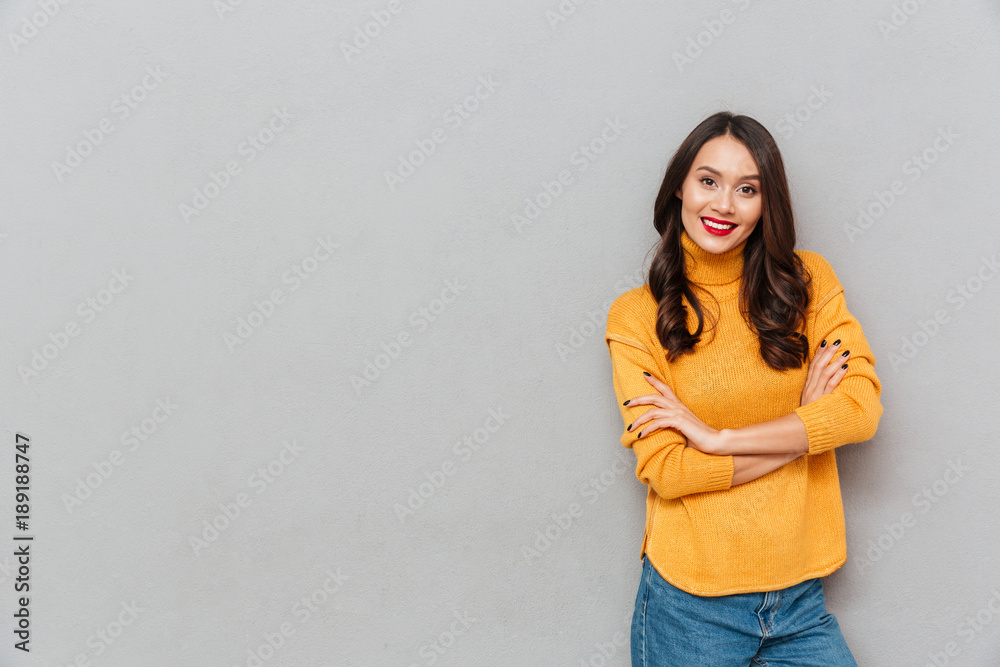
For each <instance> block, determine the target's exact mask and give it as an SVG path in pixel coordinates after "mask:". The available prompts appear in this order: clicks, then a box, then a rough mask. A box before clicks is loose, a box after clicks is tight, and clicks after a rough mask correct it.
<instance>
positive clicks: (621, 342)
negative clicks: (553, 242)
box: [605, 309, 733, 499]
mask: <svg viewBox="0 0 1000 667" xmlns="http://www.w3.org/2000/svg"><path fill="white" fill-rule="evenodd" d="M612 310H614V309H612ZM613 321H614V320H613V318H612V317H611V316H610V315H609V318H608V324H609V330H608V332H607V333H606V334H605V342H606V343H607V346H608V351H609V353H610V355H611V368H612V375H613V379H614V386H615V396H616V397H617V399H618V408H619V409H620V410H621V413H622V419H623V422H624V428H625V429H627V428H628V425H629V424H631V423H632V422H634V421H635V420H636V419H637V418H638V417H640V416H641V415H642V414H643V413H645V412H646V411H647V410H651V409H653V408H654V407H655V406H652V405H646V404H638V405H634V406H626V405H622V403H624V402H625V401H627V400H629V399H633V398H637V397H639V396H645V395H647V394H652V393H655V392H656V389H654V388H653V386H652V385H651V384H649V382H647V381H646V378H645V377H644V376H643V374H642V372H643V371H646V372H648V373H650V374H651V375H653V376H654V377H656V378H657V379H659V380H662V381H663V382H664V383H665V384H667V385H668V386H669V384H670V383H669V382H667V381H666V379H665V378H662V377H660V371H659V369H658V368H657V364H656V360H655V359H654V358H653V355H652V354H650V353H649V351H648V350H647V349H646V346H645V345H644V344H643V343H641V342H640V341H638V340H635V338H633V337H632V336H629V335H625V334H622V333H617V332H615V331H611V330H610V329H611V325H612V324H613ZM672 388H673V387H671V389H672ZM641 430H642V429H641V428H637V429H634V430H632V431H628V430H624V431H623V433H622V436H621V444H622V445H623V446H625V447H628V448H630V449H632V451H634V452H635V456H636V462H637V465H636V469H635V476H636V478H638V479H639V481H640V482H642V483H643V484H647V485H649V486H650V487H651V488H652V489H653V490H654V491H655V492H656V494H657V495H658V496H660V497H661V498H667V499H670V498H679V497H680V496H684V495H687V494H689V493H702V492H705V491H721V490H725V489H728V488H730V486H732V481H733V457H732V456H716V455H713V454H706V453H704V452H702V451H701V450H698V449H696V448H694V447H689V446H688V445H687V438H686V437H685V436H684V434H683V433H681V432H680V431H678V430H677V429H675V428H662V429H659V430H657V431H654V432H653V433H651V434H649V435H645V436H643V437H642V439H641V440H640V439H639V438H637V437H636V436H637V435H638V433H639V431H641Z"/></svg>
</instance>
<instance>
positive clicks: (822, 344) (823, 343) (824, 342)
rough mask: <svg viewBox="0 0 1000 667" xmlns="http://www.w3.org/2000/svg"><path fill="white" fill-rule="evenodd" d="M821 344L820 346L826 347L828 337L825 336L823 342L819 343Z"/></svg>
mask: <svg viewBox="0 0 1000 667" xmlns="http://www.w3.org/2000/svg"><path fill="white" fill-rule="evenodd" d="M819 346H820V347H826V339H825V338H824V339H823V342H822V343H820V344H819Z"/></svg>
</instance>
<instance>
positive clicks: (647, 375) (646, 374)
mask: <svg viewBox="0 0 1000 667" xmlns="http://www.w3.org/2000/svg"><path fill="white" fill-rule="evenodd" d="M642 374H643V375H645V376H646V377H650V378H651V377H653V376H652V375H650V374H649V373H647V372H646V371H643V372H642Z"/></svg>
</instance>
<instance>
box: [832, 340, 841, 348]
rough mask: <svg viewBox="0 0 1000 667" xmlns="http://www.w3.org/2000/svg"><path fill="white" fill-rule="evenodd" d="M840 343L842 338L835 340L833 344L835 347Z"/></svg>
mask: <svg viewBox="0 0 1000 667" xmlns="http://www.w3.org/2000/svg"><path fill="white" fill-rule="evenodd" d="M838 345H840V339H839V338H838V339H837V340H835V341H833V346H834V347H837V346H838Z"/></svg>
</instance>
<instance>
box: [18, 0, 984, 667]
mask: <svg viewBox="0 0 1000 667" xmlns="http://www.w3.org/2000/svg"><path fill="white" fill-rule="evenodd" d="M225 2H227V0H219V2H214V3H213V2H209V0H198V1H188V2H171V3H155V4H154V3H133V2H125V1H123V0H116V1H114V2H111V1H109V2H103V3H98V2H96V1H95V0H89V1H88V0H70V1H67V2H59V1H57V0H35V1H31V2H20V1H9V2H4V3H3V4H2V5H0V14H2V17H0V18H2V22H3V30H2V33H3V37H4V39H3V44H2V45H0V91H2V93H0V95H2V98H0V105H2V106H0V110H2V118H0V120H2V122H0V139H2V147H3V154H2V160H0V170H2V172H0V176H2V177H0V202H2V210H3V216H2V218H0V234H2V235H0V278H2V281H3V285H4V286H5V287H6V289H4V290H3V294H2V303H0V313H2V315H3V316H2V317H0V327H2V329H3V331H2V337H0V339H2V344H3V354H2V355H0V363H2V364H3V366H2V373H3V378H4V383H3V392H2V404H0V408H2V413H0V418H2V422H3V434H2V437H3V452H2V454H0V456H2V458H3V465H2V467H0V471H2V489H3V492H2V493H3V497H2V499H0V507H2V511H0V517H2V523H3V526H4V532H5V533H6V534H7V536H5V537H3V540H4V541H5V542H6V543H7V545H6V546H4V547H3V548H2V550H0V551H2V553H3V554H4V556H2V557H0V566H2V568H0V578H2V581H0V585H2V590H3V595H2V614H3V617H4V618H5V619H6V620H5V621H4V622H3V633H2V636H3V637H4V639H3V644H2V648H0V662H3V663H4V664H14V665H68V664H71V663H73V662H74V661H76V664H79V665H85V664H87V661H90V663H91V664H101V665H136V664H157V665H180V664H184V665H189V664H190V665H248V664H255V660H259V661H260V663H261V664H267V665H321V664H327V665H333V664H336V665H357V666H368V665H399V666H401V667H408V666H411V665H429V664H438V665H504V666H507V665H574V666H575V665H581V664H591V665H600V664H605V665H627V664H628V658H627V650H628V623H629V618H630V615H631V610H632V604H633V600H634V596H635V591H636V587H637V584H638V574H639V566H640V562H639V559H638V551H639V544H640V542H641V538H642V527H643V518H644V516H643V512H644V505H643V499H644V496H645V490H646V489H645V487H644V486H642V485H641V484H640V483H639V482H638V481H637V480H636V479H635V477H634V475H633V471H634V455H633V454H632V453H631V452H630V451H628V450H625V449H624V448H622V447H621V445H620V444H619V441H618V438H619V435H620V433H621V429H622V423H621V421H620V416H619V412H618V408H617V406H616V401H615V398H614V393H613V390H612V386H611V367H610V361H609V358H608V354H607V350H606V348H605V346H604V343H603V341H602V334H603V330H604V326H605V318H606V314H607V308H608V306H609V304H610V302H611V300H612V299H614V298H615V297H616V296H618V295H619V294H621V293H622V292H624V291H625V290H627V289H630V288H632V287H635V286H638V285H640V284H642V283H643V282H645V280H644V275H645V270H646V269H647V268H648V260H649V257H650V255H649V254H648V251H649V249H650V247H651V246H652V244H653V242H654V241H655V240H656V238H655V232H654V231H653V229H652V225H651V210H652V202H653V198H654V196H655V194H656V191H657V188H658V186H659V182H660V179H661V178H662V176H663V170H664V168H665V166H666V162H667V159H668V158H669V156H670V154H671V153H672V151H673V150H674V149H675V148H676V146H677V144H678V143H679V142H680V141H681V139H682V138H683V137H684V136H685V135H686V134H687V133H688V132H689V131H690V130H691V129H692V128H693V127H694V126H695V125H696V124H697V123H698V122H699V121H700V120H701V119H703V118H704V117H705V116H707V115H708V114H710V113H713V112H714V111H716V110H719V109H723V108H725V109H731V110H733V111H737V112H740V113H745V114H749V115H751V116H753V117H755V118H757V119H758V120H760V121H761V122H762V123H764V124H765V125H766V126H767V127H768V128H769V129H770V130H771V131H772V133H773V134H774V135H775V137H776V138H777V140H778V142H779V144H780V146H781V149H782V152H783V155H784V158H785V160H786V166H787V168H788V172H789V177H790V180H791V187H792V191H793V196H794V204H795V210H796V214H797V219H798V233H799V247H800V248H806V249H811V250H815V251H818V252H820V253H821V254H823V255H824V256H825V257H826V258H827V259H828V260H829V261H830V263H831V264H832V265H833V267H834V268H835V270H836V271H837V273H838V276H839V277H840V279H841V281H842V282H843V284H844V286H845V289H846V293H847V297H848V303H849V305H850V307H851V309H852V311H853V312H854V314H855V315H856V316H857V317H858V318H859V319H860V321H861V322H862V324H863V326H864V328H865V332H866V334H867V336H868V339H869V341H870V343H871V345H872V348H873V349H874V351H875V353H876V356H877V361H878V365H877V371H878V373H879V376H880V378H881V379H882V381H883V395H882V400H883V403H884V406H885V414H884V416H883V418H882V422H881V424H880V428H879V431H878V434H877V436H876V437H875V438H874V439H873V440H872V441H870V442H868V443H864V444H857V445H848V446H845V447H843V448H842V449H839V450H838V452H837V458H838V463H839V467H840V472H841V485H842V492H843V497H844V504H845V511H846V516H847V523H848V549H849V559H848V562H847V564H846V565H845V566H844V567H842V568H841V569H840V570H838V571H837V572H835V573H834V574H832V575H831V576H830V577H829V578H828V579H826V583H825V585H826V591H827V596H828V608H829V610H830V611H831V612H832V613H834V614H836V615H837V617H838V619H839V620H840V623H841V626H842V628H843V630H844V633H845V636H846V637H847V639H848V641H849V643H850V645H851V647H852V649H853V650H854V652H855V654H856V656H857V657H858V660H859V662H860V663H861V664H862V665H891V666H896V665H925V664H933V665H943V664H949V665H995V664H997V663H998V662H1000V620H998V618H1000V614H998V612H1000V557H998V555H997V552H998V551H997V538H998V536H1000V529H998V527H997V521H996V509H995V508H996V507H997V505H998V503H1000V491H998V488H997V485H996V482H995V471H996V466H997V462H998V458H1000V454H998V449H997V430H996V428H995V425H994V414H995V402H994V401H995V399H994V398H993V397H994V395H995V391H996V389H997V385H998V380H1000V373H998V364H997V361H998V356H1000V352H998V350H1000V347H998V346H997V344H996V332H997V329H996V324H997V315H998V308H997V300H998V293H1000V292H998V290H1000V279H998V278H996V274H997V271H998V266H997V260H998V255H997V251H998V232H997V222H998V218H997V202H996V192H997V177H998V174H1000V152H998V131H997V128H996V118H997V104H998V102H1000V95H998V89H997V81H998V76H997V75H998V73H1000V49H998V46H997V43H998V37H1000V10H998V7H997V4H996V3H995V2H986V1H985V0H980V1H973V0H966V1H959V2H952V3H937V2H917V1H916V0H907V1H906V2H896V3H892V2H888V1H881V2H875V3H854V5H853V6H852V7H850V9H849V10H845V8H844V6H843V5H842V4H836V3H819V2H809V3H803V2H790V1H786V2H778V1H772V2H764V1H755V0H745V1H740V2H723V3H721V4H720V3H718V2H715V3H708V4H698V5H696V4H695V3H683V4H682V3H679V2H674V3H666V2H638V3H624V2H619V3H612V2H603V1H602V2H596V1H595V2H573V0H565V1H564V2H561V3H560V2H558V1H557V0H549V1H547V2H526V1H515V2H504V3H476V4H470V3H468V2H457V1H451V2H408V1H406V0H403V1H401V2H398V3H397V2H395V1H394V2H392V3H390V2H387V1H385V0H379V1H373V2H364V3H361V2H353V3H339V2H338V3H335V4H334V3H324V2H297V3H294V4H292V5H275V4H269V3H264V2H261V1H259V0H245V1H243V2H237V1H236V0H228V4H223V3H225ZM347 5H350V6H347ZM45 7H48V10H47V11H48V12H49V13H50V14H52V15H51V16H49V15H47V14H46V10H45ZM390 8H391V10H395V13H393V12H392V11H391V10H390ZM560 12H563V14H560ZM375 17H381V20H382V22H383V23H384V24H385V25H383V26H379V24H378V22H377V21H376V18H375ZM553 17H558V20H554V18H553ZM365 30H369V31H370V32H371V33H372V34H374V36H371V37H367V38H366V40H367V43H365V40H362V39H361V38H359V37H358V35H359V34H363V33H364V31H365ZM355 42H357V44H359V45H360V46H356V47H354V48H353V52H352V51H351V50H350V49H348V50H347V51H345V49H344V47H343V45H345V44H347V45H352V44H354V43H355ZM477 95H478V97H477ZM462 105H466V110H465V111H462V112H461V113H460V112H459V111H457V110H456V108H455V107H456V106H458V107H459V108H461V107H462ZM602 133H603V137H604V138H605V139H610V140H611V141H608V142H607V143H602V140H601V137H602ZM254 142H255V143H256V145H255V143H254ZM588 147H590V148H588ZM431 148H433V150H431ZM401 161H403V162H409V163H410V164H411V165H414V164H415V166H412V168H411V167H406V166H403V165H401ZM918 161H921V162H920V163H919V164H920V165H922V166H918ZM393 173H394V174H395V175H396V177H395V178H394V179H393V178H388V179H387V174H393ZM549 192H551V193H552V194H551V195H548V193H549ZM546 196H549V198H548V199H546ZM880 199H881V200H882V201H881V202H880ZM531 200H535V201H537V202H539V205H538V206H539V207H538V209H537V211H536V210H531V206H530V201H531ZM864 210H868V211H870V218H869V219H867V220H866V219H864V218H861V212H862V211H864ZM515 215H521V216H523V219H522V220H516V219H515V218H514V216H515ZM859 218H861V219H860V221H859ZM963 291H964V292H963ZM963 294H964V295H963ZM17 434H24V435H27V436H28V437H30V450H29V451H30V459H31V462H30V487H31V491H30V503H31V506H30V525H29V529H28V530H27V531H18V530H16V529H14V528H13V526H14V510H13V507H12V505H13V501H14V497H13V494H14V492H13V490H12V486H13V484H14V472H13V470H14V445H15V439H16V437H17ZM411 506H412V507H411ZM404 508H405V509H406V510H408V511H403V510H404ZM571 512H572V514H571ZM557 522H562V523H563V526H564V527H563V528H559V527H558V523H557ZM213 524H214V525H213ZM546 530H548V532H549V534H550V535H552V536H554V537H553V539H551V540H550V541H549V543H548V545H547V546H546V545H545V544H544V543H542V542H539V538H538V534H539V532H541V533H544V532H545V531H546ZM14 534H31V535H34V537H35V540H34V542H33V543H32V546H31V553H32V560H31V565H30V567H31V570H30V576H31V592H30V605H29V606H30V614H31V626H30V627H31V644H30V646H31V649H32V650H31V653H30V655H25V654H23V653H22V652H20V651H15V650H14V649H13V648H12V644H13V639H14V637H13V635H12V632H11V631H12V629H13V624H14V620H13V616H12V614H13V613H14V611H15V594H14V588H13V586H14V579H15V578H16V577H17V572H16V568H15V566H16V562H15V561H16V559H15V558H14V556H13V551H14V548H15V542H14V541H13V539H12V537H13V535H14ZM537 544H541V545H542V546H544V547H545V549H544V550H543V551H538V553H537V554H531V553H530V552H528V551H526V548H534V547H536V546H537ZM304 601H305V602H304ZM976 619H978V621H977V620H976ZM102 635H103V638H102ZM269 640H270V641H271V643H272V644H274V645H276V646H277V648H273V649H272V648H270V647H269V645H268V641H269ZM616 642H617V643H616ZM435 646H436V648H435ZM602 651H603V653H604V654H608V656H609V657H605V655H603V654H602ZM251 653H253V654H256V655H257V656H258V657H257V658H254V657H252V656H251ZM261 657H263V659H261ZM432 657H434V661H433V663H432V659H431V658H432Z"/></svg>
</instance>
